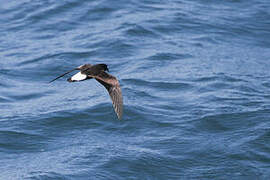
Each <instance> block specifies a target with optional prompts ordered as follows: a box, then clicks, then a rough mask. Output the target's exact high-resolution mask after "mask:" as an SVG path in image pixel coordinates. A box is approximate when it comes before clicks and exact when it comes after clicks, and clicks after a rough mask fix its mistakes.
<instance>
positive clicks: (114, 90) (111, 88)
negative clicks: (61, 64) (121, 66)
mask: <svg viewBox="0 0 270 180" xmlns="http://www.w3.org/2000/svg"><path fill="white" fill-rule="evenodd" d="M74 70H79V71H80V72H78V73H77V74H75V75H73V76H72V77H70V78H68V79H67V81H69V82H76V81H83V80H87V79H92V78H95V79H96V80H97V81H98V82H99V83H101V84H102V85H103V86H104V87H105V88H106V89H107V91H108V93H109V95H110V97H111V100H112V103H113V107H114V110H115V112H116V114H117V117H118V118H119V119H121V118H122V114H123V97H122V92H121V88H120V84H119V82H118V80H117V79H116V78H115V77H114V76H112V75H110V74H108V73H107V72H106V71H109V69H108V67H107V65H106V64H96V65H91V64H84V65H81V66H79V67H77V68H75V69H73V70H71V71H68V72H66V73H64V74H62V75H60V76H58V77H57V78H55V79H53V80H52V81H50V82H53V81H55V80H56V79H58V78H60V77H62V76H64V75H66V74H68V73H70V72H72V71H74Z"/></svg>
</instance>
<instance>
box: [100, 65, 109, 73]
mask: <svg viewBox="0 0 270 180" xmlns="http://www.w3.org/2000/svg"><path fill="white" fill-rule="evenodd" d="M99 66H100V67H101V68H102V69H103V70H104V71H108V72H109V69H108V66H107V64H99Z"/></svg>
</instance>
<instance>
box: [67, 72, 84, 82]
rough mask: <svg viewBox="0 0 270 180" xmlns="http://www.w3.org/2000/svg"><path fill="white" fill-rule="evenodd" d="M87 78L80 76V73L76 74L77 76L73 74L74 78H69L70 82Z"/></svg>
mask: <svg viewBox="0 0 270 180" xmlns="http://www.w3.org/2000/svg"><path fill="white" fill-rule="evenodd" d="M86 78H87V75H85V74H82V73H81V72H78V73H77V74H75V75H74V76H72V77H71V80H72V81H82V80H85V79H86Z"/></svg>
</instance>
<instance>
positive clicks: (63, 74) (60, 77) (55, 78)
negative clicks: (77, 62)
mask: <svg viewBox="0 0 270 180" xmlns="http://www.w3.org/2000/svg"><path fill="white" fill-rule="evenodd" d="M75 70H79V69H78V68H74V69H72V70H70V71H67V72H65V73H64V74H62V75H60V76H58V77H56V78H54V79H53V80H51V81H50V82H49V83H51V82H53V81H55V80H57V79H59V78H61V77H63V76H64V75H66V74H68V73H70V72H72V71H75Z"/></svg>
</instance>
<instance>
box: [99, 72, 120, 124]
mask: <svg viewBox="0 0 270 180" xmlns="http://www.w3.org/2000/svg"><path fill="white" fill-rule="evenodd" d="M94 78H95V79H96V80H97V81H98V82H99V83H101V84H102V85H103V86H104V87H105V88H106V89H107V90H108V92H109V95H110V97H111V100H112V103H113V107H114V111H115V112H116V114H117V117H118V118H119V119H121V118H122V114H123V97H122V91H121V88H120V84H119V82H118V80H117V79H116V78H115V77H114V76H112V75H110V74H108V73H106V72H104V71H102V72H100V73H99V75H97V76H94Z"/></svg>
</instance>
